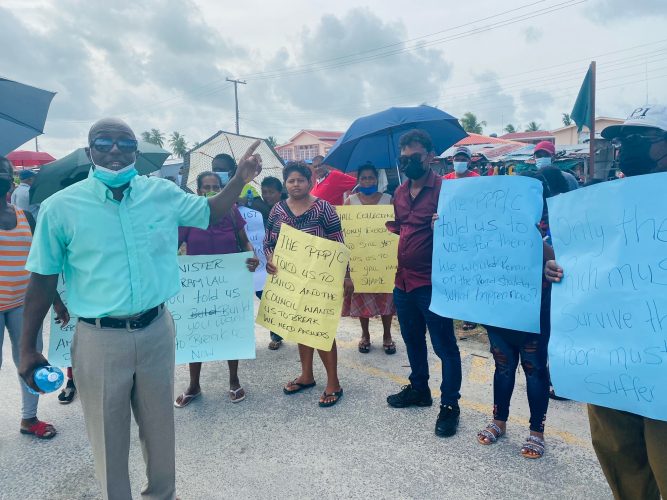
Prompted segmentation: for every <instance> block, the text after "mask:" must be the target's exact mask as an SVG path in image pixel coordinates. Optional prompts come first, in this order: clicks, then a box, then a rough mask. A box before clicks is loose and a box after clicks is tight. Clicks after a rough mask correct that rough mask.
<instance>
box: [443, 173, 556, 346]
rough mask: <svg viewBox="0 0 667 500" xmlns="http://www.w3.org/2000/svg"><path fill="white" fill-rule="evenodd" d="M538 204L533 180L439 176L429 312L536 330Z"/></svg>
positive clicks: (539, 274) (540, 203) (539, 260)
mask: <svg viewBox="0 0 667 500" xmlns="http://www.w3.org/2000/svg"><path fill="white" fill-rule="evenodd" d="M542 209H543V199H542V184H541V183H540V182H539V181H538V180H536V179H532V178H529V177H515V176H511V177H510V176H499V177H477V178H467V179H457V180H453V181H444V182H443V183H442V188H441V190H440V200H439V202H438V215H439V219H438V220H437V221H436V223H435V228H434V231H435V233H434V243H433V270H432V281H433V296H432V299H431V307H430V309H431V311H433V312H435V313H436V314H439V315H441V316H445V317H449V318H458V319H462V320H466V321H474V322H476V323H482V324H485V325H492V326H497V327H501V328H509V329H513V330H520V331H525V332H533V333H539V331H540V300H541V291H542V286H541V283H542V281H541V280H542V237H541V235H540V232H539V230H538V229H537V224H538V223H539V221H540V218H541V216H542Z"/></svg>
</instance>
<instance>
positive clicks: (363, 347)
mask: <svg viewBox="0 0 667 500" xmlns="http://www.w3.org/2000/svg"><path fill="white" fill-rule="evenodd" d="M370 350H371V342H370V340H368V341H364V340H363V339H362V340H360V341H359V352H360V353H361V354H368V353H369V351H370Z"/></svg>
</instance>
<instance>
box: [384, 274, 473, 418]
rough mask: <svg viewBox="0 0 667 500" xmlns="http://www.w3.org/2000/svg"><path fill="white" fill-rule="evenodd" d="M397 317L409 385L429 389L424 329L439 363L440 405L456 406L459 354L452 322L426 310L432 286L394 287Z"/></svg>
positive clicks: (459, 373)
mask: <svg viewBox="0 0 667 500" xmlns="http://www.w3.org/2000/svg"><path fill="white" fill-rule="evenodd" d="M394 304H395V305H396V315H397V316H398V322H399V324H400V325H401V335H402V336H403V341H404V342H405V348H406V350H407V351H408V359H409V360H410V369H411V370H412V373H410V384H412V387H413V388H414V389H417V390H428V389H429V387H428V378H429V373H428V353H427V351H426V328H427V327H428V331H429V333H430V334H431V344H432V345H433V350H434V351H435V353H436V355H437V356H438V357H439V358H440V360H441V361H442V384H440V402H441V403H442V404H443V405H452V406H457V405H458V400H459V398H460V397H461V394H460V390H461V354H460V353H459V347H458V345H457V344H456V336H455V335H454V321H452V320H451V319H450V318H443V317H442V316H438V315H437V314H435V313H434V312H431V311H430V310H429V308H428V307H429V305H430V304H431V287H430V286H423V287H420V288H416V289H414V290H412V291H411V292H405V291H403V290H401V289H399V288H394Z"/></svg>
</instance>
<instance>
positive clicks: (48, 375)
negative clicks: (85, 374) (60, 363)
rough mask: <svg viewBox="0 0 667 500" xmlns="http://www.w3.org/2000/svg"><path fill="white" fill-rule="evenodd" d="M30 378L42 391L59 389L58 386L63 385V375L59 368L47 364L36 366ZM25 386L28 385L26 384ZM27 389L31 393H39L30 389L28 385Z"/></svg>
mask: <svg viewBox="0 0 667 500" xmlns="http://www.w3.org/2000/svg"><path fill="white" fill-rule="evenodd" d="M32 379H33V381H34V382H35V385H36V386H37V387H39V389H40V390H41V391H42V392H53V391H57V390H58V389H60V386H61V385H63V382H64V381H65V375H63V372H62V370H60V368H58V367H55V366H50V365H47V366H40V367H39V368H37V369H36V370H35V371H34V372H33V374H32ZM26 387H28V386H27V385H26ZM28 391H29V392H31V393H32V394H39V392H36V391H34V390H32V389H31V388H30V387H28Z"/></svg>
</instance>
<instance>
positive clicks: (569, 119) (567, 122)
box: [563, 113, 572, 127]
mask: <svg viewBox="0 0 667 500" xmlns="http://www.w3.org/2000/svg"><path fill="white" fill-rule="evenodd" d="M563 125H565V126H566V127H567V126H569V125H572V117H571V116H570V113H563Z"/></svg>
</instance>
